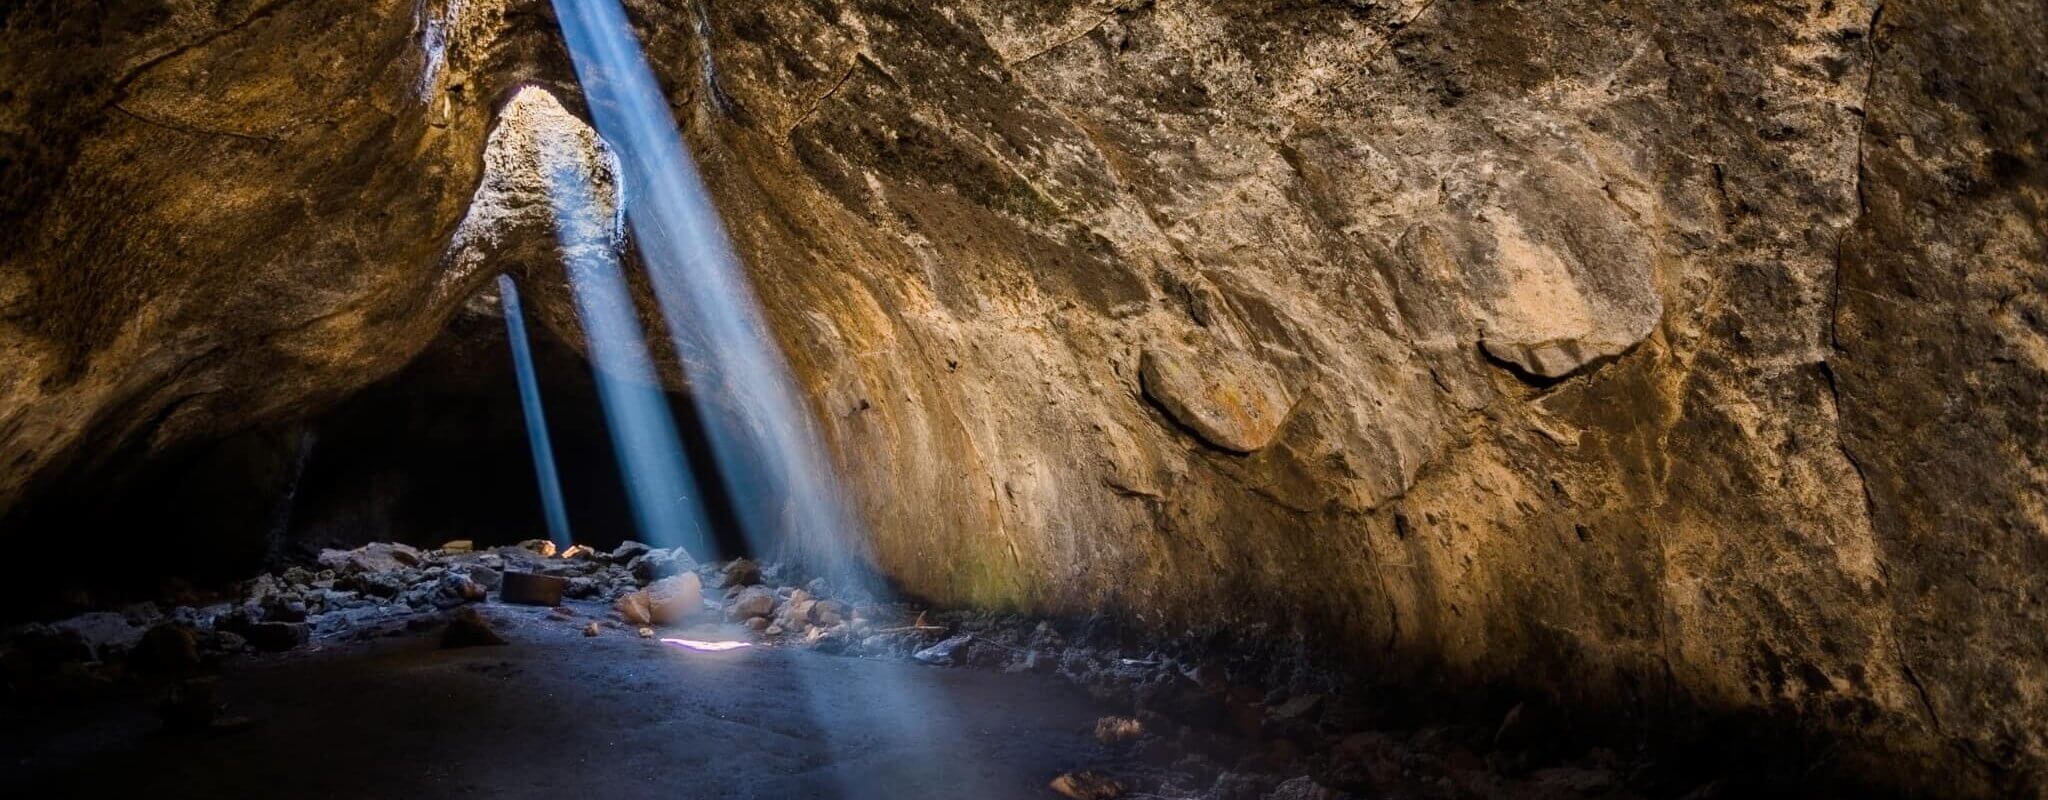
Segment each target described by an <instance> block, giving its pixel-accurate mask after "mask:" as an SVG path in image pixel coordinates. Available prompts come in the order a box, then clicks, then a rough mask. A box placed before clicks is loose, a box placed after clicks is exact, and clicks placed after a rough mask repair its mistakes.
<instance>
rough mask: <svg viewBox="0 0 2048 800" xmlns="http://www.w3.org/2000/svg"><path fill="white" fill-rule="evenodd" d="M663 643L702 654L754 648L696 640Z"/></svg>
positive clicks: (749, 645) (730, 643) (750, 644)
mask: <svg viewBox="0 0 2048 800" xmlns="http://www.w3.org/2000/svg"><path fill="white" fill-rule="evenodd" d="M661 643H662V644H666V645H674V646H676V647H681V648H684V649H688V650H696V651H698V652H702V653H723V652H725V651H727V650H738V649H740V648H742V647H753V646H754V645H753V643H752V642H703V641H698V640H696V639H663V640H661Z"/></svg>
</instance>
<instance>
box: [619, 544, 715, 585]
mask: <svg viewBox="0 0 2048 800" xmlns="http://www.w3.org/2000/svg"><path fill="white" fill-rule="evenodd" d="M632 544H638V543H637V542H634V543H632ZM641 547H642V548H645V547H646V545H641ZM621 549H624V546H623V545H621ZM614 561H616V559H614ZM627 568H628V569H630V570H631V571H632V573H633V579H634V580H637V581H639V582H641V583H652V582H654V581H657V580H660V579H662V578H666V577H669V576H671V575H680V574H683V573H685V572H692V571H694V570H696V569H697V560H696V559H694V558H691V557H690V554H689V553H687V552H685V551H684V550H683V548H680V547H678V548H674V549H672V550H646V551H645V552H642V553H640V554H638V555H636V556H634V557H633V558H632V560H631V563H629V564H628V565H627Z"/></svg>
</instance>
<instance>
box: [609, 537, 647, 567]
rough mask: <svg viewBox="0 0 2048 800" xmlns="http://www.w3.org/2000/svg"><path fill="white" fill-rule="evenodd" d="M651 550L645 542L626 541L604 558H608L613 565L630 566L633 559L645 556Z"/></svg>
mask: <svg viewBox="0 0 2048 800" xmlns="http://www.w3.org/2000/svg"><path fill="white" fill-rule="evenodd" d="M653 549H654V548H652V547H649V546H647V544H646V543H645V542H636V541H633V540H632V539H627V540H625V541H623V542H620V543H619V546H618V547H614V548H612V551H611V553H610V554H608V555H607V556H606V557H607V558H609V559H610V560H611V562H612V563H614V564H625V565H628V566H630V565H632V563H633V560H634V559H636V558H639V557H641V556H643V555H646V554H647V553H648V552H649V551H652V550H653Z"/></svg>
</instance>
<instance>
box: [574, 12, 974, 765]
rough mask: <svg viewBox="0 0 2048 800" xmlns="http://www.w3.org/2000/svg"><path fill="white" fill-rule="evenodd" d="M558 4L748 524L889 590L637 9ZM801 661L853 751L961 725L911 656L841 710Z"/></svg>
mask: <svg viewBox="0 0 2048 800" xmlns="http://www.w3.org/2000/svg"><path fill="white" fill-rule="evenodd" d="M554 7H555V15H556V17H557V18H558V20H559V21H560V23H561V26H562V34H563V39H564V40H565V42H566V43H567V45H568V49H569V55H570V58H571V61H572V62H573V63H574V64H575V67H576V75H577V79H578V80H579V81H580V82H581V84H582V86H583V91H584V95H585V99H586V100H587V101H588V102H589V107H590V111H591V117H592V121H593V122H594V123H595V124H596V127H597V131H598V133H599V134H600V135H602V136H603V137H604V139H605V141H606V142H607V143H608V144H609V145H610V146H611V147H612V148H613V150H614V152H616V153H617V154H618V157H619V161H620V164H621V166H622V168H623V172H622V174H621V178H622V182H623V183H624V185H625V186H626V189H627V195H628V196H627V200H626V204H625V205H626V209H625V210H626V217H627V219H628V220H629V221H630V223H631V227H632V232H633V235H634V239H635V243H636V244H637V245H638V252H639V254H640V256H641V259H642V260H643V261H644V262H645V264H646V268H647V270H648V274H649V283H650V284H651V285H652V287H653V289H654V293H655V299H656V300H657V301H658V303H659V304H660V306H661V311H662V315H663V317H664V319H665V320H666V322H667V324H668V327H669V333H670V335H671V336H672V337H673V339H674V341H675V344H676V348H677V351H678V352H679V353H682V354H685V355H686V357H685V358H684V363H685V365H686V366H687V367H688V368H689V369H690V370H691V372H690V379H691V384H692V389H693V391H692V392H691V394H692V397H693V398H694V399H696V401H697V403H698V408H699V409H701V410H702V411H703V412H704V413H702V414H701V415H700V416H701V417H702V418H703V420H704V423H705V428H706V436H707V438H708V439H709V440H710V442H711V445H712V450H713V452H714V454H715V455H716V457H717V459H718V464H719V467H720V473H721V474H722V475H724V476H726V477H727V479H728V487H729V488H730V489H731V491H732V493H733V499H734V505H735V506H736V507H737V508H736V510H737V511H738V516H739V518H740V522H741V525H742V527H743V529H744V533H745V534H746V536H747V538H748V540H749V541H750V542H751V543H752V544H753V545H754V549H755V552H757V553H763V554H766V553H769V552H771V551H773V550H776V549H780V550H781V552H782V554H783V555H784V556H786V557H787V556H797V557H799V558H800V560H801V561H802V562H803V563H804V564H805V566H808V567H809V568H810V569H811V570H812V571H813V572H814V573H817V574H821V575H823V576H824V577H826V578H827V579H828V580H830V581H831V582H832V583H833V584H834V585H835V587H837V588H838V592H836V593H837V594H839V595H840V596H842V597H855V596H858V595H862V594H864V595H866V596H868V597H871V598H874V599H877V600H880V599H883V595H884V593H885V592H884V590H883V589H884V587H883V585H882V583H881V582H880V581H878V580H876V579H875V572H874V570H873V569H872V564H873V559H872V557H871V556H870V555H869V554H868V553H867V550H866V548H867V542H868V537H867V535H866V532H865V529H864V528H863V527H862V526H861V524H860V521H859V520H858V518H857V517H856V516H855V515H854V514H853V513H851V509H850V508H849V507H848V506H847V504H846V502H845V499H844V497H843V496H842V494H841V491H840V487H839V483H838V480H837V478H836V476H835V475H834V474H833V472H832V469H831V467H830V465H829V461H828V460H827V458H826V453H825V448H824V444H823V441H822V438H821V437H820V436H819V434H818V433H817V430H816V428H815V425H816V422H815V420H813V419H812V418H811V416H810V413H809V411H808V409H807V408H806V407H805V405H804V403H803V401H802V400H801V399H799V398H800V395H799V393H798V389H797V383H796V380H795V377H794V376H793V375H792V374H791V372H790V370H789V365H788V363H787V362H786V361H785V360H784V359H783V356H782V353H781V351H780V350H779V349H778V348H777V346H776V344H775V341H774V339H773V337H772V334H771V332H770V330H769V327H768V324H767V322H766V316H765V314H764V313H763V311H762V308H761V306H760V302H759V300H757V299H756V298H755V296H754V292H753V289H752V287H751V286H750V285H749V284H748V282H747V277H746V275H745V273H744V271H743V269H742V266H741V264H740V261H739V258H738V256H737V255H736V254H735V252H734V251H733V247H732V244H731V242H730V241H729V240H728V239H727V238H726V233H725V229H724V225H723V223H722V222H721V221H720V219H719V216H718V212H717V209H716V208H715V207H714V206H713V205H712V202H711V197H710V194H709V193H708V191H707V190H706V187H705V185H704V182H703V180H702V179H701V178H700V177H699V176H698V173H697V167H696V163H695V162H694V161H693V160H692V159H691V157H690V154H689V153H688V151H687V150H686V149H685V148H684V143H683V139H682V134H681V131H680V130H678V129H677V127H676V124H675V120H674V119H673V118H672V117H671V116H670V113H671V112H670V109H669V105H668V101H667V98H666V97H665V96H664V95H663V94H662V91H661V87H660V84H659V83H657V82H656V78H655V75H654V72H653V70H652V69H651V68H650V67H649V66H648V64H647V60H646V57H645V55H644V54H643V53H642V52H641V50H640V44H639V42H638V41H637V40H636V39H635V37H634V35H633V32H632V29H631V28H630V27H629V24H628V22H627V19H626V15H625V11H624V9H623V8H622V7H621V6H620V5H619V2H618V0H554ZM702 44H703V46H704V47H706V48H709V47H710V42H704V43H702ZM712 90H713V89H711V88H707V89H706V91H712ZM777 545H780V547H779V548H778V547H777ZM848 590H852V592H851V593H849V592H848ZM798 674H799V675H800V676H803V677H801V678H800V681H801V682H802V683H803V684H804V685H803V689H804V692H805V695H806V697H807V698H808V700H809V702H810V703H811V707H812V711H813V714H814V716H815V717H816V722H817V723H818V727H819V730H820V731H821V733H822V734H823V737H824V740H825V742H826V744H827V746H828V747H830V748H832V749H833V750H835V751H838V752H840V753H841V755H842V756H844V757H847V758H860V757H864V756H865V755H871V754H872V753H874V752H876V750H877V748H887V749H890V750H894V751H897V752H903V753H912V752H917V750H918V749H919V747H918V743H920V742H925V743H929V742H935V741H936V742H945V741H953V740H955V739H956V738H957V736H954V735H949V733H948V732H947V731H941V730H936V728H938V727H940V726H945V725H948V724H950V723H948V722H947V721H946V720H948V719H950V717H949V716H948V709H949V708H951V707H954V706H957V705H958V703H959V701H958V699H957V698H952V697H948V696H947V692H946V689H945V687H943V686H939V685H934V684H930V683H927V682H925V681H921V680H918V679H917V678H915V677H912V675H913V673H911V672H909V671H906V670H902V669H878V670H873V671H871V672H870V674H869V676H868V678H867V679H866V682H865V683H863V684H862V686H861V687H860V692H861V693H862V695H863V697H864V698H866V700H865V701H864V702H861V703H858V704H856V705H855V706H854V707H853V709H852V710H851V711H839V710H835V709H837V708H843V706H835V705H834V704H833V703H832V702H831V701H830V699H829V698H832V697H834V696H837V695H843V693H844V691H845V689H844V687H842V686H838V685H828V684H823V683H821V682H820V681H819V680H818V679H817V678H815V677H812V672H811V671H809V670H799V671H798ZM900 768H901V769H905V770H913V771H917V772H920V773H926V774H927V775H928V778H929V779H930V780H931V781H933V784H934V785H939V784H941V783H943V784H946V785H950V786H953V787H954V788H955V789H957V791H956V793H957V794H959V795H960V796H965V797H984V796H992V795H995V794H997V793H998V790H999V787H1000V784H999V782H998V781H997V778H996V776H995V775H993V774H992V773H989V772H986V771H983V770H961V769H958V768H957V766H956V765H954V764H953V763H952V760H951V759H931V760H929V761H923V760H920V761H918V762H917V763H904V764H902V765H900ZM847 780H850V779H847ZM842 789H843V790H844V792H845V794H846V795H847V796H864V795H866V794H867V793H868V792H867V791H866V787H862V786H857V785H845V786H842Z"/></svg>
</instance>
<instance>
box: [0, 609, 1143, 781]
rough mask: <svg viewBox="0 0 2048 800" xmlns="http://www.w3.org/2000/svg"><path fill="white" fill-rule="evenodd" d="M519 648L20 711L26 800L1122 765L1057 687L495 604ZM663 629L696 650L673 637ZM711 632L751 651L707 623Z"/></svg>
mask: <svg viewBox="0 0 2048 800" xmlns="http://www.w3.org/2000/svg"><path fill="white" fill-rule="evenodd" d="M484 613H485V616H486V618H488V619H489V620H490V621H491V622H492V624H493V626H494V627H495V628H496V629H497V630H498V632H499V633H500V634H502V635H503V636H504V637H505V638H506V639H508V640H510V643H509V644H507V645H502V646H490V647H472V648H465V649H454V650H443V649H440V648H439V634H438V631H437V630H424V631H418V632H411V633H405V634H402V635H395V636H392V637H388V638H381V639H377V640H373V641H370V642H367V643H350V644H326V645H316V646H315V647H313V648H308V649H305V650H302V651H299V652H294V653H291V654H287V655H282V656H272V657H267V658H252V659H247V660H244V661H241V662H239V663H232V664H229V665H227V666H226V667H225V669H223V671H222V676H221V678H220V692H221V696H222V699H224V700H226V701H227V702H228V703H229V707H228V710H227V713H228V714H230V715H243V716H247V717H249V718H250V719H251V720H252V723H251V724H249V725H248V726H246V727H243V728H240V729H238V730H232V731H218V732H212V731H210V732H205V733H192V734H176V733H170V732H167V731H166V730H165V728H164V725H163V723H162V722H161V721H160V720H159V719H158V718H157V716H156V714H155V712H154V711H153V708H152V702H153V699H154V697H155V696H156V694H157V693H160V692H161V687H158V688H156V689H154V690H152V689H150V688H149V687H143V686H125V687H108V688H106V689H105V690H104V691H100V692H96V693H95V694H94V695H93V696H91V697H89V698H87V701H86V702H84V703H80V702H76V701H75V699H74V700H73V701H67V702H63V703H50V704H47V706H48V707H47V708H46V709H43V710H38V709H37V708H28V709H16V710H9V711H4V712H0V721H4V722H5V725H6V728H7V732H6V733H5V734H0V736H4V738H0V747H4V748H5V750H6V752H8V754H9V755H8V757H7V758H6V760H5V761H4V762H0V787H8V786H12V787H19V789H18V790H16V789H10V790H7V791H0V794H5V795H8V796H13V797H98V796H109V797H111V796H120V795H127V794H130V793H141V794H142V795H143V796H147V797H152V798H179V797H194V798H197V797H209V798H217V797H294V798H319V797H350V798H356V797H444V796H455V795H465V796H485V797H532V798H550V799H551V800H573V799H574V798H579V797H608V798H609V797H651V796H662V797H704V798H726V797H733V798H740V797H758V798H800V797H819V798H868V797H876V798H881V797H892V798H907V797H975V798H1008V797H1019V798H1022V797H1032V798H1042V797H1047V796H1051V793H1050V792H1048V791H1047V789H1046V784H1047V781H1049V780H1051V779H1052V778H1053V777H1054V776H1056V775H1058V774H1059V773H1061V772H1063V771H1066V770H1071V769H1077V768H1082V767H1088V766H1097V765H1104V764H1107V763H1109V762H1111V761H1113V760H1114V759H1113V757H1111V756H1110V755H1109V754H1108V753H1107V752H1106V751H1105V749H1104V748H1103V747H1102V746H1101V745H1099V744H1097V743H1096V742H1095V740H1094V739H1093V737H1092V736H1091V735H1090V728H1091V726H1092V725H1093V723H1094V721H1095V720H1096V718H1097V717H1098V716H1099V715H1101V714H1104V713H1108V712H1107V710H1106V709H1104V708H1103V707H1101V706H1099V705H1098V704H1097V703H1096V702H1095V701H1093V700H1091V699H1090V698H1089V697H1088V696H1087V694H1086V693H1085V692H1083V691H1082V690H1081V689H1079V688H1077V687H1075V686H1073V685H1071V684H1068V683H1066V682H1063V681H1060V680H1058V679H1055V678H1051V677H1046V676H1039V675H1027V674H1002V673H997V672H988V671H980V670H963V669H940V668H933V667H926V666H923V665H920V664H916V663H910V662H904V661H894V660H875V659H862V658H851V657H840V656H832V655H825V654H820V653H816V652H812V651H809V650H804V649H800V648H784V647H751V648H746V649H741V650H736V651H731V652H725V653H703V652H696V651H690V650H685V649H681V648H677V647H673V646H669V645H663V644H660V643H658V642H656V641H653V640H648V639H642V638H639V637H638V636H636V635H635V634H634V633H633V632H632V631H630V630H621V629H609V628H608V629H605V630H604V632H603V634H602V635H600V636H597V637H586V636H584V635H583V633H582V627H583V625H585V624H587V623H588V621H589V619H588V618H579V619H576V620H566V621H565V620H559V619H553V618H550V617H548V615H547V610H546V609H538V608H524V607H517V606H502V605H496V604H492V605H490V606H488V607H485V608H484ZM664 635H676V634H674V633H667V634H664ZM686 635H687V636H689V638H705V639H712V638H718V639H724V638H735V639H737V638H745V637H744V636H743V635H740V632H738V631H736V630H694V631H689V632H686Z"/></svg>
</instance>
